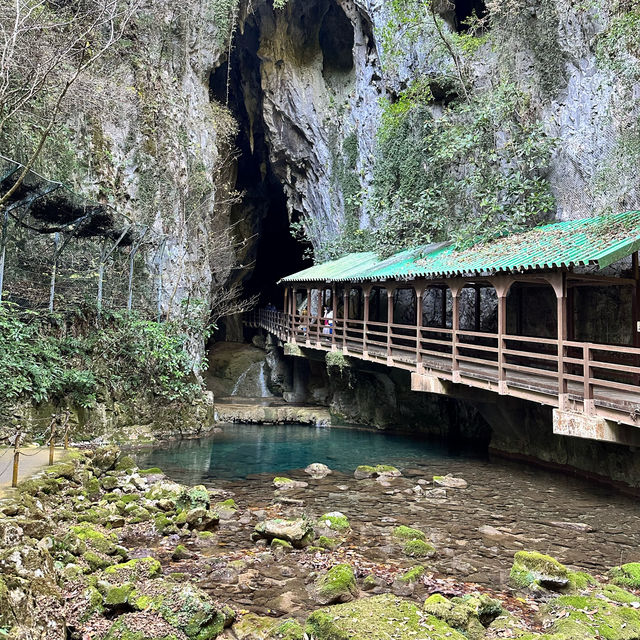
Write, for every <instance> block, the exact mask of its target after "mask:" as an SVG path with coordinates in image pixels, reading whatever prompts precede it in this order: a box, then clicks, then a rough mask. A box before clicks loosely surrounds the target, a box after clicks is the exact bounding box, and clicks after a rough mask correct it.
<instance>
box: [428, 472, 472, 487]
mask: <svg viewBox="0 0 640 640" xmlns="http://www.w3.org/2000/svg"><path fill="white" fill-rule="evenodd" d="M433 483H434V484H435V485H438V486H439V487H446V488H447V489H465V488H466V487H468V486H469V483H468V482H467V481H466V480H463V479H462V478H454V477H453V476H452V475H451V474H450V473H448V474H447V475H446V476H433Z"/></svg>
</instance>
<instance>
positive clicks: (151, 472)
mask: <svg viewBox="0 0 640 640" xmlns="http://www.w3.org/2000/svg"><path fill="white" fill-rule="evenodd" d="M138 473H139V474H140V475H141V476H151V475H156V474H161V473H162V469H160V468H158V467H150V468H149V469H139V470H138Z"/></svg>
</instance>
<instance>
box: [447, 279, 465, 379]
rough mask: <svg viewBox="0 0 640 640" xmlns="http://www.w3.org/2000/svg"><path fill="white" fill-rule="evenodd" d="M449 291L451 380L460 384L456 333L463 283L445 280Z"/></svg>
mask: <svg viewBox="0 0 640 640" xmlns="http://www.w3.org/2000/svg"><path fill="white" fill-rule="evenodd" d="M446 282H447V286H448V287H449V290H450V291H451V379H452V380H453V381H454V382H460V362H459V361H458V331H460V292H461V291H462V289H463V287H464V282H462V281H460V280H447V281H446Z"/></svg>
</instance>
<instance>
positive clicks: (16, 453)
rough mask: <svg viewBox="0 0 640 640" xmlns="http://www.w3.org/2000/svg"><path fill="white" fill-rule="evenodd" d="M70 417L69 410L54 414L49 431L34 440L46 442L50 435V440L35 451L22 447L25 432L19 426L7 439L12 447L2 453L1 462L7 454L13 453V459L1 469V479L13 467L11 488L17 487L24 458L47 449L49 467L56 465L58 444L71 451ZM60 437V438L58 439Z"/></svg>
mask: <svg viewBox="0 0 640 640" xmlns="http://www.w3.org/2000/svg"><path fill="white" fill-rule="evenodd" d="M70 417H71V412H70V411H69V410H66V411H64V412H62V413H55V414H53V415H52V416H51V418H50V419H48V422H49V426H48V427H47V429H46V430H45V431H44V432H43V433H42V434H41V436H40V437H36V438H33V439H34V440H44V438H45V436H46V435H47V434H49V438H48V440H46V444H45V445H41V446H38V447H37V448H36V449H35V450H33V449H31V448H29V449H25V448H24V447H22V444H23V437H24V432H25V430H24V429H23V428H22V426H17V427H16V429H15V432H14V434H13V435H12V436H11V437H10V438H7V440H8V441H9V445H10V446H9V447H7V448H6V449H5V450H4V451H3V452H2V453H0V461H2V460H3V458H4V457H5V456H6V455H7V454H9V453H10V452H13V458H12V459H10V460H9V462H8V463H7V464H6V465H5V466H4V467H0V469H1V470H0V477H1V476H3V475H4V474H5V473H6V472H7V471H8V470H9V468H10V467H11V466H12V465H13V472H12V477H11V486H12V487H17V486H18V477H19V472H20V459H21V458H22V457H27V458H31V457H34V456H36V455H38V454H40V453H41V452H42V451H45V450H47V449H48V450H49V463H48V464H49V466H52V465H53V464H54V463H55V447H56V442H58V443H59V444H61V445H62V447H63V449H64V450H65V451H66V450H68V449H69V431H70V428H71V423H70ZM58 435H59V436H60V437H59V438H58V439H56V437H57V436H58Z"/></svg>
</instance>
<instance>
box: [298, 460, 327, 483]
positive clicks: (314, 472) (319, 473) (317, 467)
mask: <svg viewBox="0 0 640 640" xmlns="http://www.w3.org/2000/svg"><path fill="white" fill-rule="evenodd" d="M304 471H305V473H308V474H309V475H310V476H311V477H312V478H315V479H320V478H325V477H326V476H328V475H329V474H330V473H331V469H329V467H327V465H326V464H322V463H321V462H312V463H311V464H310V465H309V466H308V467H307V468H306V469H305V470H304Z"/></svg>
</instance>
